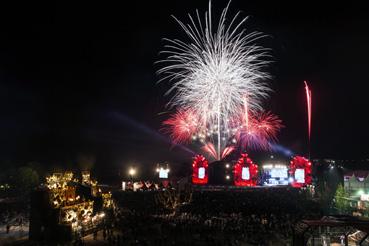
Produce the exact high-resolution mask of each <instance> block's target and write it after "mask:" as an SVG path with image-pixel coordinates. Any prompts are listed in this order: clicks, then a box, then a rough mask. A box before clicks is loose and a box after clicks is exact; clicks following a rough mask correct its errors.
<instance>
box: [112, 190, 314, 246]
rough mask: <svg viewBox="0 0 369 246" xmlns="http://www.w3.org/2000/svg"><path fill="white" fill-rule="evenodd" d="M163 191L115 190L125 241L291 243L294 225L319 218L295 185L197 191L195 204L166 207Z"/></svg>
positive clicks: (194, 243)
mask: <svg viewBox="0 0 369 246" xmlns="http://www.w3.org/2000/svg"><path fill="white" fill-rule="evenodd" d="M158 193H159V192H138V193H130V194H128V193H124V195H123V194H116V201H117V202H118V204H119V206H118V207H119V208H120V211H119V212H118V214H117V218H118V222H117V225H116V226H117V228H120V230H121V232H122V234H123V238H122V242H126V243H128V244H129V242H131V244H134V243H135V242H139V244H140V245H174V244H176V245H241V244H244V243H248V244H255V245H271V242H272V245H287V244H288V243H290V242H291V239H292V230H293V226H294V223H295V222H296V221H298V220H300V219H302V218H305V217H309V218H313V217H316V218H318V217H320V210H319V206H318V205H317V204H316V203H315V202H313V201H312V200H311V199H309V197H308V195H307V194H305V192H304V191H301V190H297V189H293V188H265V189H247V190H234V191H227V190H218V191H211V190H207V191H193V194H192V199H191V202H187V203H184V204H182V205H181V206H179V207H178V209H175V210H174V211H168V210H165V209H164V208H163V207H162V204H160V203H157V200H156V199H155V197H156V196H157V195H158Z"/></svg>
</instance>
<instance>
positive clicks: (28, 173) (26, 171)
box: [16, 167, 39, 193]
mask: <svg viewBox="0 0 369 246" xmlns="http://www.w3.org/2000/svg"><path fill="white" fill-rule="evenodd" d="M16 184H17V188H18V189H19V190H22V191H25V192H26V193H27V192H29V191H31V190H32V189H33V188H35V187H36V186H37V185H38V184H39V176H38V173H37V172H36V171H35V170H34V169H32V168H30V167H20V168H18V170H17V178H16Z"/></svg>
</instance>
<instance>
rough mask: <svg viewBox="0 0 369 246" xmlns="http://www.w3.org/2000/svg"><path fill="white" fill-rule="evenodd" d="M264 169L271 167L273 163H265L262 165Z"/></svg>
mask: <svg viewBox="0 0 369 246" xmlns="http://www.w3.org/2000/svg"><path fill="white" fill-rule="evenodd" d="M263 168H264V169H272V168H273V165H272V164H267V165H263Z"/></svg>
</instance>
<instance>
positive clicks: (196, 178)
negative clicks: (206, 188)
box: [192, 155, 209, 184]
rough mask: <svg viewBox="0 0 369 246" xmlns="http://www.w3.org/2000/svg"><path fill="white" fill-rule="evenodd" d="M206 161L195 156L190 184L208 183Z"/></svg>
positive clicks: (199, 156) (202, 157) (207, 165)
mask: <svg viewBox="0 0 369 246" xmlns="http://www.w3.org/2000/svg"><path fill="white" fill-rule="evenodd" d="M208 167H209V164H208V161H207V160H206V159H205V157H204V156H202V155H197V156H195V158H194V160H193V163H192V183H193V184H207V183H208Z"/></svg>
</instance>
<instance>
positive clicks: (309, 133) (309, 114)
mask: <svg viewBox="0 0 369 246" xmlns="http://www.w3.org/2000/svg"><path fill="white" fill-rule="evenodd" d="M304 83H305V92H306V102H307V112H308V137H309V159H310V136H311V90H310V88H309V86H308V84H307V82H306V81H304Z"/></svg>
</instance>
